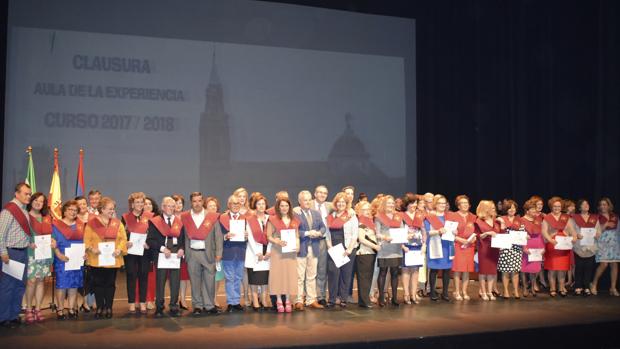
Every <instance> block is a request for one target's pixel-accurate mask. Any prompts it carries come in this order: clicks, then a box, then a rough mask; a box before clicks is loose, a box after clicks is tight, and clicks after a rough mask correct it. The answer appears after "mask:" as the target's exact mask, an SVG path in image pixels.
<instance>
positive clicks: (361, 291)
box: [355, 201, 381, 309]
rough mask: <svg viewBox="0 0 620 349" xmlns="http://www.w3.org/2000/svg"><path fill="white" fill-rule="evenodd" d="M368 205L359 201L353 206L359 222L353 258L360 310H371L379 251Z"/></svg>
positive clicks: (366, 202)
mask: <svg viewBox="0 0 620 349" xmlns="http://www.w3.org/2000/svg"><path fill="white" fill-rule="evenodd" d="M370 210H371V208H370V203H369V202H368V201H360V202H358V203H357V205H355V212H356V213H357V220H358V222H359V229H358V240H359V245H360V247H359V249H358V250H357V255H356V256H355V264H356V270H357V291H358V292H357V300H358V301H357V304H358V305H359V306H360V308H367V309H369V308H372V306H371V305H370V303H371V299H370V292H371V284H372V276H373V272H374V269H375V260H376V258H377V251H379V250H381V247H380V246H379V244H378V242H377V236H376V234H375V223H374V221H373V220H372V215H371V213H370Z"/></svg>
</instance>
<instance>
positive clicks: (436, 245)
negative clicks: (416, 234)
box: [428, 235, 443, 259]
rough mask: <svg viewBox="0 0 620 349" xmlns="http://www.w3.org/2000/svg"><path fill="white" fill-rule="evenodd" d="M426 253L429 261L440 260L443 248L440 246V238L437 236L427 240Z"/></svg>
mask: <svg viewBox="0 0 620 349" xmlns="http://www.w3.org/2000/svg"><path fill="white" fill-rule="evenodd" d="M428 248H429V249H430V250H429V252H428V258H429V259H441V258H443V246H442V245H441V238H440V237H439V235H433V236H431V237H430V239H428Z"/></svg>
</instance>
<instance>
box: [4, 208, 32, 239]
mask: <svg viewBox="0 0 620 349" xmlns="http://www.w3.org/2000/svg"><path fill="white" fill-rule="evenodd" d="M4 209H5V210H7V211H9V213H11V215H12V216H13V218H15V220H16V221H17V223H19V226H20V227H22V230H23V231H24V233H26V235H30V236H32V233H31V232H30V225H29V224H28V217H26V215H25V214H24V212H23V211H22V210H21V209H20V208H19V206H17V204H16V203H14V202H13V201H10V202H9V203H8V204H6V205H5V206H4Z"/></svg>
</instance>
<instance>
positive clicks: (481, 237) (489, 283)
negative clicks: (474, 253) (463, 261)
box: [474, 200, 501, 301]
mask: <svg viewBox="0 0 620 349" xmlns="http://www.w3.org/2000/svg"><path fill="white" fill-rule="evenodd" d="M476 216H478V219H476V223H474V228H475V232H476V236H477V237H478V241H479V242H478V280H479V281H480V298H482V299H483V300H485V301H488V300H492V301H494V300H495V296H494V295H493V284H494V283H495V279H496V278H497V260H498V258H499V250H498V249H497V248H492V247H491V239H493V238H494V237H495V236H496V235H497V234H498V233H499V232H500V230H501V227H500V225H499V223H498V222H497V221H496V218H497V211H496V210H495V204H494V203H493V201H491V200H482V201H480V203H479V204H478V207H477V208H476Z"/></svg>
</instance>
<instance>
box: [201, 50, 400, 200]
mask: <svg viewBox="0 0 620 349" xmlns="http://www.w3.org/2000/svg"><path fill="white" fill-rule="evenodd" d="M215 62H216V60H215V53H214V59H213V64H212V66H211V69H210V76H209V80H208V81H209V82H208V86H207V88H206V103H205V110H204V112H202V113H201V115H200V126H199V128H200V129H199V138H200V142H199V144H200V190H201V191H202V192H203V193H206V194H208V195H215V196H217V197H219V198H221V199H225V198H226V197H227V195H230V193H232V192H233V191H234V190H235V189H236V188H238V187H240V186H244V187H246V188H247V189H248V190H249V191H260V192H262V193H264V194H266V195H268V197H270V198H271V197H273V194H274V193H275V192H277V191H279V190H288V191H289V193H290V194H291V195H292V197H294V195H296V193H297V192H298V191H300V190H303V189H312V188H314V186H315V185H317V184H326V185H327V186H328V187H329V188H330V191H331V192H332V194H335V192H337V190H338V189H339V188H341V187H342V186H344V185H349V184H351V185H354V186H355V187H356V188H358V191H363V192H366V193H368V194H371V195H373V194H376V193H378V192H383V193H393V194H396V193H400V192H401V191H402V189H403V188H404V183H405V178H404V177H399V178H390V177H388V176H387V175H386V174H385V173H384V172H383V171H382V170H381V169H380V168H379V167H378V166H376V165H375V164H374V163H373V161H372V158H371V156H370V154H369V152H368V151H367V150H366V145H365V144H364V142H363V140H362V139H360V138H359V137H358V136H357V135H356V133H355V129H354V126H353V123H354V116H353V115H351V114H350V113H347V114H346V115H344V117H343V119H342V127H343V132H342V134H341V135H340V136H339V137H338V138H337V139H335V140H323V142H328V143H332V144H333V145H332V147H331V149H330V151H329V153H328V154H317V156H318V157H322V158H325V159H326V160H327V161H262V162H250V161H243V162H242V161H234V160H233V159H231V136H230V126H229V125H230V118H231V116H230V115H228V113H227V112H226V108H225V105H224V92H223V84H222V80H221V77H220V76H219V73H218V70H217V65H216V63H215ZM338 122H339V121H336V123H338ZM263 141H264V140H262V139H261V137H260V136H259V135H257V136H256V140H255V142H252V143H254V144H256V146H257V147H260V146H261V142H263ZM281 146H291V145H286V144H283V145H281ZM303 151H307V150H303ZM403 161H404V159H403Z"/></svg>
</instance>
